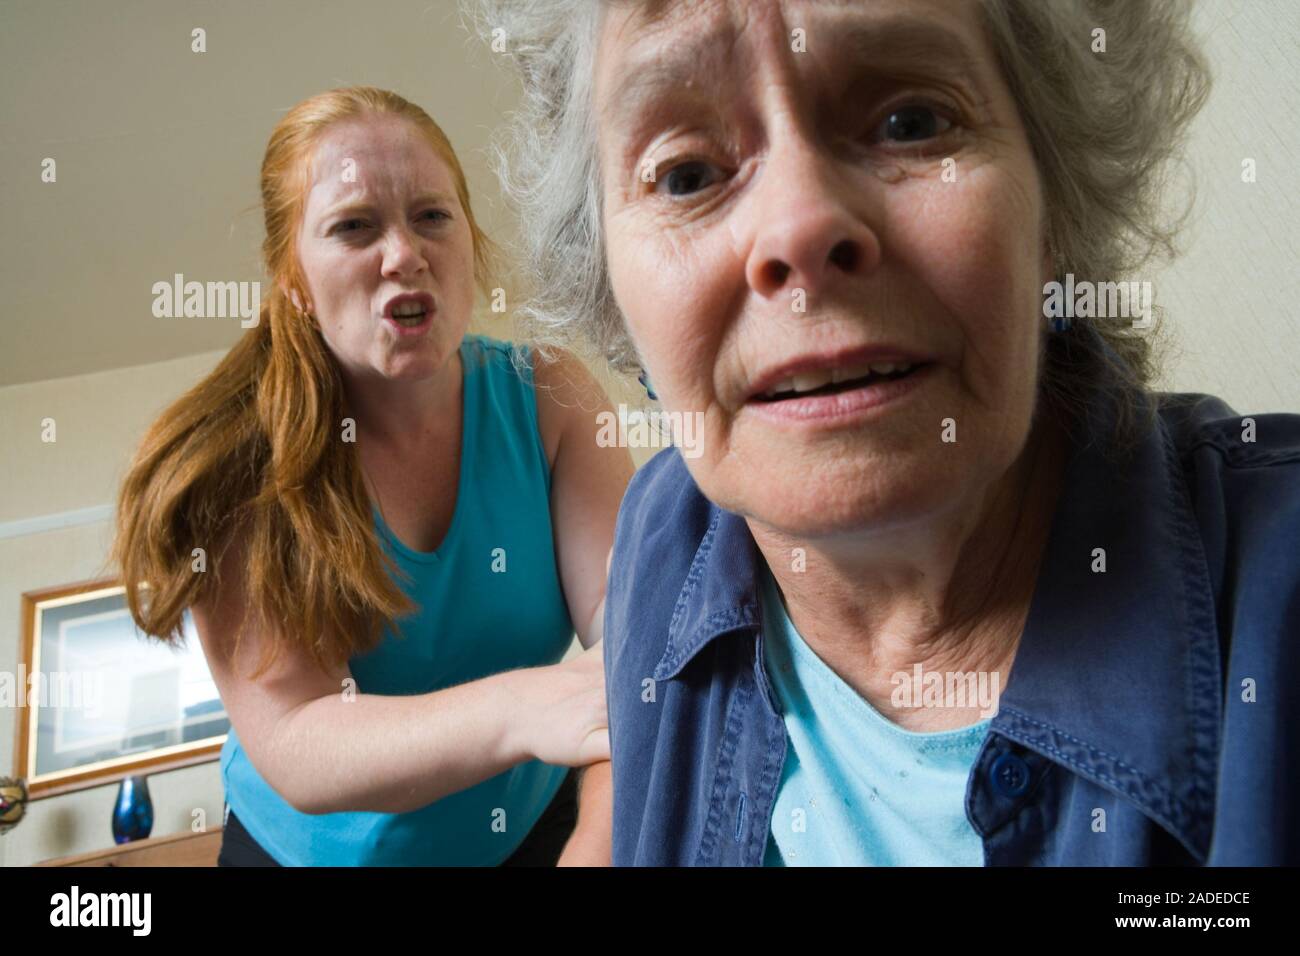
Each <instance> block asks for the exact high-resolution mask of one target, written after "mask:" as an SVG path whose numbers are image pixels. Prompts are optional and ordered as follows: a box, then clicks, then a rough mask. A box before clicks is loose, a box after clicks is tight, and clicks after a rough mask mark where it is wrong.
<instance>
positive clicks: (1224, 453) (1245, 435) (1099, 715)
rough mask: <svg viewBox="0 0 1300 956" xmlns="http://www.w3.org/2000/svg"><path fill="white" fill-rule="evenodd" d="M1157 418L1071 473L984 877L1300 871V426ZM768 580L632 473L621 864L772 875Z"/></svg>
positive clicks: (1000, 746)
mask: <svg viewBox="0 0 1300 956" xmlns="http://www.w3.org/2000/svg"><path fill="white" fill-rule="evenodd" d="M1156 400H1157V401H1158V407H1159V414H1158V417H1157V419H1156V421H1155V424H1154V426H1153V427H1151V428H1149V429H1147V430H1145V431H1144V433H1143V434H1142V437H1141V439H1140V441H1139V443H1138V444H1137V446H1136V448H1135V450H1133V451H1132V452H1131V453H1130V454H1129V455H1128V456H1127V457H1122V458H1115V457H1114V454H1113V453H1112V454H1111V455H1110V457H1108V454H1107V449H1106V442H1104V441H1098V440H1095V439H1096V437H1097V436H1098V435H1105V434H1109V425H1108V422H1109V420H1110V415H1111V414H1112V413H1111V412H1110V411H1109V410H1108V411H1106V412H1103V413H1102V415H1101V416H1100V418H1098V419H1095V420H1094V424H1093V425H1091V426H1089V427H1087V428H1085V429H1084V431H1083V434H1084V435H1085V436H1086V437H1088V438H1089V440H1081V441H1079V442H1077V443H1076V445H1075V446H1074V447H1073V449H1072V451H1071V453H1070V457H1069V462H1068V465H1067V468H1066V472H1065V479H1064V489H1063V493H1062V495H1061V497H1060V499H1059V504H1058V506H1057V513H1056V515H1055V518H1054V519H1053V526H1052V529H1051V533H1050V537H1049V540H1048V544H1047V548H1046V550H1045V552H1044V555H1043V560H1042V563H1041V566H1040V569H1039V578H1038V582H1037V586H1036V590H1035V592H1034V597H1033V601H1032V604H1031V606H1030V612H1029V616H1028V619H1027V621H1026V624H1025V629H1024V633H1023V635H1022V636H1021V640H1020V644H1019V648H1018V651H1017V654H1016V658H1015V662H1014V665H1013V667H1012V670H1011V675H1010V678H1009V680H1008V682H1007V686H1006V688H1005V689H1004V691H1003V693H1002V696H1001V699H1000V707H999V710H998V713H997V715H996V716H995V717H994V719H993V721H992V723H991V725H990V727H989V730H988V734H987V737H986V738H985V741H984V743H983V746H982V749H981V750H980V753H979V756H978V758H977V759H976V761H975V764H974V767H973V768H972V770H971V774H970V778H969V780H968V783H967V789H966V816H967V818H968V819H969V820H970V823H971V825H972V826H973V827H974V829H975V831H976V832H977V833H978V834H979V835H980V838H981V840H982V841H983V846H984V862H985V864H986V865H990V866H994V865H1038V864H1045V865H1079V866H1152V865H1161V864H1184V865H1186V864H1216V865H1256V864H1291V865H1294V864H1297V863H1300V787H1298V786H1297V784H1298V782H1300V781H1298V779H1297V778H1298V777H1300V764H1298V763H1297V757H1298V756H1300V753H1298V751H1300V748H1298V747H1297V741H1300V694H1297V692H1296V687H1295V680H1296V678H1297V676H1300V416H1296V415H1257V416H1252V417H1251V418H1250V419H1249V420H1244V419H1243V418H1242V416H1240V415H1237V414H1236V413H1235V412H1233V411H1232V410H1231V409H1230V408H1228V406H1227V405H1225V404H1224V403H1223V402H1222V401H1220V400H1219V399H1216V398H1212V397H1207V396H1167V395H1166V396H1157V397H1156ZM1252 431H1253V434H1252ZM1250 439H1254V440H1253V441H1252V440H1250ZM1096 548H1103V549H1104V550H1105V570H1104V572H1102V571H1094V567H1096V566H1097V563H1096V560H1095V553H1094V549H1096ZM762 561H763V558H762V556H761V554H760V553H759V551H758V549H757V546H756V545H755V543H754V540H753V537H752V535H751V534H750V531H749V528H748V526H747V525H746V523H745V521H744V519H742V518H741V517H739V516H737V515H734V514H731V513H729V512H727V511H724V510H722V509H720V508H718V507H717V506H715V505H713V504H712V503H711V502H709V501H708V500H707V499H705V498H704V496H703V495H702V494H701V493H700V491H699V489H698V488H697V487H696V485H695V483H694V481H693V480H692V478H691V476H690V474H689V472H688V471H687V470H686V466H685V463H684V462H683V460H682V458H681V455H680V453H679V452H678V451H677V450H676V449H668V450H666V451H664V452H661V453H660V454H659V455H657V456H656V457H655V458H654V459H653V460H651V461H650V462H649V463H647V464H646V465H645V466H644V467H643V468H642V469H641V470H640V471H639V472H638V473H637V475H636V477H635V478H634V479H633V482H632V484H631V486H630V487H629V489H628V493H627V496H626V497H625V499H624V501H623V505H622V508H621V510H620V513H619V519H618V530H617V533H616V537H615V543H614V555H613V561H612V564H611V574H610V579H609V586H608V593H607V603H606V617H605V644H606V648H605V668H606V679H607V694H608V703H609V718H610V738H611V748H612V758H613V773H614V863H615V865H630V864H637V865H644V864H649V865H743V866H759V865H761V864H762V861H763V854H764V850H765V848H766V846H767V841H768V834H769V831H770V827H771V818H772V808H773V804H774V803H775V800H776V791H777V787H778V785H779V782H780V780H781V768H782V764H783V762H784V759H785V753H786V731H785V725H784V722H783V720H782V717H781V714H780V712H779V710H778V706H779V705H778V701H777V697H776V695H775V694H774V693H773V691H772V686H771V684H770V683H769V681H768V677H767V674H766V673H765V671H764V666H763V649H762V641H763V628H764V621H763V617H762V610H761V600H760V594H759V591H758V588H757V585H758V582H759V578H758V575H757V572H758V571H759V569H760V568H761V567H762V564H761V562H762ZM864 812H866V811H864Z"/></svg>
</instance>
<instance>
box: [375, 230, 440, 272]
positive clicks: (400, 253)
mask: <svg viewBox="0 0 1300 956" xmlns="http://www.w3.org/2000/svg"><path fill="white" fill-rule="evenodd" d="M379 268H380V271H381V272H382V273H383V275H384V278H386V279H398V280H401V279H405V278H406V277H408V276H413V275H418V274H419V273H421V272H425V271H427V270H428V268H429V263H428V261H427V260H426V259H425V258H424V253H423V251H422V250H421V248H420V239H419V237H418V236H413V235H412V234H411V232H410V230H408V229H406V228H404V227H402V226H395V227H393V228H392V229H390V230H389V231H388V234H387V235H386V236H385V237H384V251H383V261H382V262H381V263H380V267H379Z"/></svg>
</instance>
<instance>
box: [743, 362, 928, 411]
mask: <svg viewBox="0 0 1300 956" xmlns="http://www.w3.org/2000/svg"><path fill="white" fill-rule="evenodd" d="M928 364H929V363H928V362H916V363H902V364H894V363H889V362H873V363H871V364H870V365H866V366H858V367H855V368H844V369H818V370H816V371H813V372H805V373H802V374H799V375H796V376H794V377H793V378H790V379H787V380H786V381H784V382H778V383H777V384H775V385H773V386H772V387H771V388H769V389H768V390H767V391H765V392H763V393H762V394H760V395H755V396H754V397H753V399H752V401H755V402H782V401H786V400H788V399H792V398H815V397H817V396H819V395H835V394H838V393H840V392H850V391H854V390H856V389H860V388H870V387H871V386H873V385H880V384H883V383H885V382H896V381H898V380H900V379H904V378H907V377H908V376H909V375H912V374H914V373H915V372H916V371H917V370H919V369H922V368H925V367H926V366H927V365H928Z"/></svg>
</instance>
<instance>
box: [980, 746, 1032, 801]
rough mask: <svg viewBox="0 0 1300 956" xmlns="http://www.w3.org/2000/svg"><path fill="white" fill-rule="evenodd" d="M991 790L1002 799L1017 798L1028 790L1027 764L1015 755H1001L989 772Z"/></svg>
mask: <svg viewBox="0 0 1300 956" xmlns="http://www.w3.org/2000/svg"><path fill="white" fill-rule="evenodd" d="M989 775H990V776H991V777H992V778H993V788H994V789H995V790H997V792H998V793H1000V794H1002V796H1004V797H1018V796H1020V795H1021V794H1022V793H1024V792H1025V791H1026V790H1028V789H1029V764H1027V763H1025V762H1024V761H1023V760H1021V759H1020V758H1019V757H1017V756H1016V755H1015V754H1003V755H1002V756H1001V757H999V758H998V759H997V760H995V761H993V769H992V770H990V771H989Z"/></svg>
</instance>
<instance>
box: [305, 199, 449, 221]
mask: <svg viewBox="0 0 1300 956" xmlns="http://www.w3.org/2000/svg"><path fill="white" fill-rule="evenodd" d="M458 202H459V200H457V199H456V198H455V197H453V196H449V195H447V194H446V193H440V192H431V193H421V194H420V195H419V196H416V197H415V198H414V199H413V200H411V205H412V206H424V205H430V204H432V205H453V204H456V203H458ZM374 208H375V207H374V204H373V203H370V202H366V201H365V200H364V199H359V200H346V199H345V200H340V202H339V204H338V205H336V206H329V207H327V208H326V209H325V211H324V212H323V213H321V216H320V221H321V222H324V221H325V220H327V219H333V218H334V217H335V216H348V215H353V214H355V213H359V212H370V211H372V210H373V209H374Z"/></svg>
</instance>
